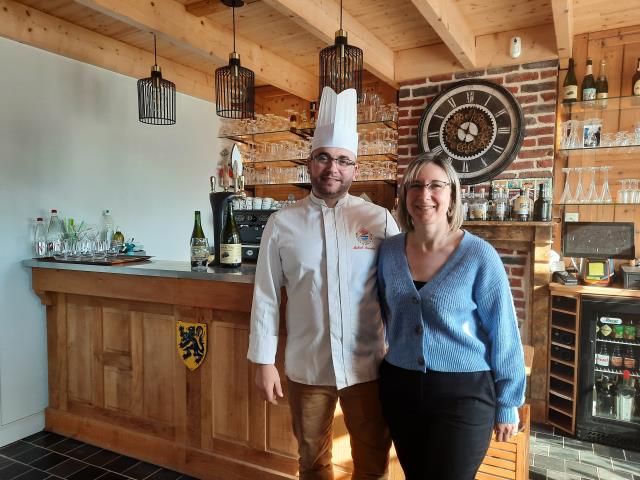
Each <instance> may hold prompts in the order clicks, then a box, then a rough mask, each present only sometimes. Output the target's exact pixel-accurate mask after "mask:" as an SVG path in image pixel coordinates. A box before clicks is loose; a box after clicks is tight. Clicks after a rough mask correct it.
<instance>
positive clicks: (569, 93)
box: [562, 85, 578, 100]
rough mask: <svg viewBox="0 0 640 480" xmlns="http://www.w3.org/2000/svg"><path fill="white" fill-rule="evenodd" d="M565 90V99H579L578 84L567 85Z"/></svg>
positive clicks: (563, 96) (563, 95)
mask: <svg viewBox="0 0 640 480" xmlns="http://www.w3.org/2000/svg"><path fill="white" fill-rule="evenodd" d="M563 89H564V92H563V94H562V98H564V99H565V100H577V99H578V86H577V85H567V86H566V87H563Z"/></svg>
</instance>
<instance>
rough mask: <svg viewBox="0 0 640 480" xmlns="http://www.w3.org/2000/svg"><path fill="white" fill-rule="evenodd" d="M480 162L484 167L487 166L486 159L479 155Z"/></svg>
mask: <svg viewBox="0 0 640 480" xmlns="http://www.w3.org/2000/svg"><path fill="white" fill-rule="evenodd" d="M480 162H482V165H483V166H484V167H486V166H487V161H486V160H485V159H484V157H480Z"/></svg>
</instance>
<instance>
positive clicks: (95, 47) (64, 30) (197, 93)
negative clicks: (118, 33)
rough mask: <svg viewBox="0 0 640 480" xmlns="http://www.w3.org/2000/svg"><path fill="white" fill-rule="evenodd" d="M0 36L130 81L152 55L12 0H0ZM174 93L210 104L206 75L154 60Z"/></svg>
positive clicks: (147, 70)
mask: <svg viewBox="0 0 640 480" xmlns="http://www.w3.org/2000/svg"><path fill="white" fill-rule="evenodd" d="M0 36H2V37H4V38H8V39H10V40H14V41H16V42H20V43H24V44H26V45H30V46H32V47H35V48H40V49H42V50H46V51H48V52H51V53H55V54H57V55H62V56H64V57H68V58H72V59H74V60H78V61H80V62H84V63H88V64H91V65H95V66H96V67H100V68H104V69H107V70H111V71H113V72H117V73H120V74H122V75H126V76H128V77H133V78H145V77H148V76H149V75H150V74H151V66H152V65H153V63H154V61H153V53H150V52H147V51H146V50H142V49H139V48H136V47H132V46H131V45H128V44H126V43H123V42H120V41H118V40H114V39H113V38H111V37H107V36H105V35H101V34H99V33H96V32H92V31H91V30H88V29H86V28H82V27H78V26H77V25H74V24H72V23H70V22H67V21H65V20H61V19H59V18H56V17H54V16H52V15H48V14H46V13H43V12H41V11H39V10H36V9H34V8H31V7H28V6H26V5H23V4H21V3H18V2H15V1H13V0H0ZM158 64H159V65H160V66H161V68H162V73H163V76H164V78H166V79H168V80H171V81H172V82H174V83H175V84H176V90H177V91H179V92H181V93H184V94H187V95H191V96H193V97H197V98H202V99H204V100H208V101H211V102H213V101H214V100H215V99H214V95H215V92H214V79H213V75H212V74H210V73H205V72H202V71H200V70H196V69H193V68H191V67H186V66H184V65H180V64H179V63H176V62H173V61H171V60H167V59H165V58H158Z"/></svg>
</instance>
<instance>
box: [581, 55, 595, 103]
mask: <svg viewBox="0 0 640 480" xmlns="http://www.w3.org/2000/svg"><path fill="white" fill-rule="evenodd" d="M595 99H596V80H595V78H593V62H592V61H591V59H590V58H587V72H586V73H585V75H584V79H583V80H582V100H583V101H587V100H595Z"/></svg>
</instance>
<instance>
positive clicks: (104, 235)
mask: <svg viewBox="0 0 640 480" xmlns="http://www.w3.org/2000/svg"><path fill="white" fill-rule="evenodd" d="M114 225H115V224H114V223H113V217H112V216H111V212H110V211H109V210H105V211H104V212H102V229H101V231H100V239H101V240H103V241H105V242H108V244H109V247H111V242H112V241H113V234H114V233H115V227H114Z"/></svg>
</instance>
